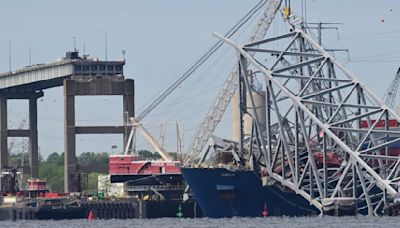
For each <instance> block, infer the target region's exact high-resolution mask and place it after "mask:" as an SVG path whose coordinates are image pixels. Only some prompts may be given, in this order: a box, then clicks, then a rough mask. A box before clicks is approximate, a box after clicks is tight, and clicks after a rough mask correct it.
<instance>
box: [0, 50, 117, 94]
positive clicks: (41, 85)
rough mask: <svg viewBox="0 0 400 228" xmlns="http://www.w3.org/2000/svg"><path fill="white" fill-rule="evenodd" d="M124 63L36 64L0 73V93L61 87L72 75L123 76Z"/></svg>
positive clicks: (93, 60) (85, 61) (60, 62)
mask: <svg viewBox="0 0 400 228" xmlns="http://www.w3.org/2000/svg"><path fill="white" fill-rule="evenodd" d="M124 65H125V61H98V60H96V59H85V58H78V59H65V60H61V61H58V62H54V63H49V64H38V65H34V66H28V67H24V68H22V69H19V70H16V71H13V72H6V73H0V92H10V91H37V90H42V89H47V88H51V87H55V86H61V85H62V81H63V80H64V79H65V78H67V77H70V76H72V75H81V76H104V75H114V76H115V75H123V66H124Z"/></svg>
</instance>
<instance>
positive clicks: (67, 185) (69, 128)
mask: <svg viewBox="0 0 400 228" xmlns="http://www.w3.org/2000/svg"><path fill="white" fill-rule="evenodd" d="M64 111H65V117H64V119H65V127H64V133H65V136H64V141H65V143H64V145H65V150H64V191H65V192H76V191H77V189H76V187H77V183H74V182H76V181H75V180H76V178H75V174H76V172H77V160H76V156H75V148H76V136H75V95H74V85H73V81H72V80H65V81H64ZM74 187H75V188H74Z"/></svg>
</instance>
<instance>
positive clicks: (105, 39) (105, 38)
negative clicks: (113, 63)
mask: <svg viewBox="0 0 400 228" xmlns="http://www.w3.org/2000/svg"><path fill="white" fill-rule="evenodd" d="M103 32H104V48H105V55H106V61H107V31H106V30H103Z"/></svg>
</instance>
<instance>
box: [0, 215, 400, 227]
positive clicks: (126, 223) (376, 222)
mask: <svg viewBox="0 0 400 228" xmlns="http://www.w3.org/2000/svg"><path fill="white" fill-rule="evenodd" d="M0 227H1V228H3V227H24V228H26V227H52V228H55V227H57V228H58V227H73V228H78V227H96V228H101V227H107V228H110V227H159V228H164V227H199V228H200V227H224V228H226V227H285V228H293V227H321V228H327V227H362V228H365V227H400V217H366V216H358V217H340V218H339V217H322V218H320V217H300V218H289V217H270V218H230V219H208V218H203V219H177V218H176V219H175V218H163V219H131V220H114V219H112V220H94V221H92V222H90V221H88V220H60V221H16V222H12V221H1V222H0Z"/></svg>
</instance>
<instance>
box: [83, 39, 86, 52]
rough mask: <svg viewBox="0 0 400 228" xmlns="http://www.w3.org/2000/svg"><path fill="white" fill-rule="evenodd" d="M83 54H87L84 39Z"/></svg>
mask: <svg viewBox="0 0 400 228" xmlns="http://www.w3.org/2000/svg"><path fill="white" fill-rule="evenodd" d="M83 55H86V43H85V41H83Z"/></svg>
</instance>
